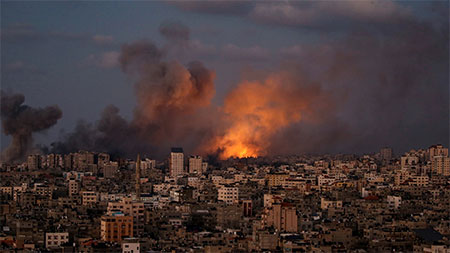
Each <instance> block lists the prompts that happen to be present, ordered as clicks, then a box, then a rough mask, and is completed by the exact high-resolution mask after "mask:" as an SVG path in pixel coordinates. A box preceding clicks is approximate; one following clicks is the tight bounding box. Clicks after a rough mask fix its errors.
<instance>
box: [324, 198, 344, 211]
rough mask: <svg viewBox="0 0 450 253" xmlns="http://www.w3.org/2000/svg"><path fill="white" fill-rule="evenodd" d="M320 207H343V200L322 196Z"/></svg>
mask: <svg viewBox="0 0 450 253" xmlns="http://www.w3.org/2000/svg"><path fill="white" fill-rule="evenodd" d="M320 208H322V210H325V209H329V208H342V200H327V199H325V198H321V199H320Z"/></svg>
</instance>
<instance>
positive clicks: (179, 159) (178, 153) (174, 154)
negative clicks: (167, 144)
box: [169, 148, 184, 177]
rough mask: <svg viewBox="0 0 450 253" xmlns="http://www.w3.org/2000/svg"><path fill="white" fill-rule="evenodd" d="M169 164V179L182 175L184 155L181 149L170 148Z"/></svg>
mask: <svg viewBox="0 0 450 253" xmlns="http://www.w3.org/2000/svg"><path fill="white" fill-rule="evenodd" d="M169 163H170V166H169V167H170V176H171V177H176V176H178V175H183V174H184V154H183V149H182V148H172V150H171V152H170V161H169Z"/></svg>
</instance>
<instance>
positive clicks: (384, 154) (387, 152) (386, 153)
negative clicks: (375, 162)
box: [380, 147, 393, 161]
mask: <svg viewBox="0 0 450 253" xmlns="http://www.w3.org/2000/svg"><path fill="white" fill-rule="evenodd" d="M392 156H393V151H392V148H388V147H385V148H382V149H381V150H380V159H381V160H382V161H390V160H391V159H392Z"/></svg>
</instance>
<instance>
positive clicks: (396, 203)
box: [387, 196, 402, 209]
mask: <svg viewBox="0 0 450 253" xmlns="http://www.w3.org/2000/svg"><path fill="white" fill-rule="evenodd" d="M387 204H388V208H389V209H398V208H399V207H400V205H401V204H402V197H399V196H387Z"/></svg>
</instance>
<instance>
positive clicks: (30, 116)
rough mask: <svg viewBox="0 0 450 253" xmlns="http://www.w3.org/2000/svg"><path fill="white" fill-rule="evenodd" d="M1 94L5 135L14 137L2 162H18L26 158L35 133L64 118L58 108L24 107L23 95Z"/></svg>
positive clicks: (3, 154)
mask: <svg viewBox="0 0 450 253" xmlns="http://www.w3.org/2000/svg"><path fill="white" fill-rule="evenodd" d="M0 93H1V119H2V129H3V133H4V134H5V135H11V136H12V142H11V144H10V145H9V147H7V148H6V149H5V150H4V151H3V152H2V160H4V161H6V162H13V161H18V160H21V159H23V158H24V156H25V155H26V154H27V152H29V151H30V149H31V147H32V144H33V133H34V132H40V131H43V130H46V129H48V128H50V127H51V126H53V125H55V124H56V122H57V121H58V120H59V119H60V118H61V117H62V112H61V110H60V109H59V107H58V106H55V105H54V106H48V107H45V108H32V107H30V106H27V105H24V104H23V103H24V102H25V96H24V95H23V94H9V93H6V92H4V91H0Z"/></svg>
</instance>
